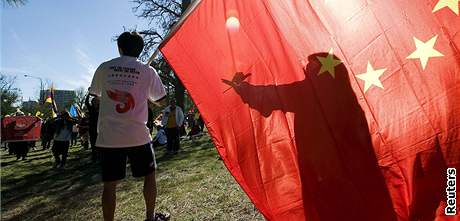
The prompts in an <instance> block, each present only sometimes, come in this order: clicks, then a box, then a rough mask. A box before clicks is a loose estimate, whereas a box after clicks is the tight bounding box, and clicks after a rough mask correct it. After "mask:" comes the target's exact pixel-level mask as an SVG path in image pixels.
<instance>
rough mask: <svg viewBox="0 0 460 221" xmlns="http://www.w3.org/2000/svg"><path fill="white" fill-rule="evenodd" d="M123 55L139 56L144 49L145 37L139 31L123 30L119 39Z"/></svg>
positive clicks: (118, 43) (118, 42)
mask: <svg viewBox="0 0 460 221" xmlns="http://www.w3.org/2000/svg"><path fill="white" fill-rule="evenodd" d="M117 45H118V47H119V48H120V49H121V53H122V55H127V56H131V57H136V58H138V57H139V56H140V55H141V53H142V49H144V39H142V36H140V35H139V34H138V33H137V32H123V33H122V34H121V35H120V36H118V39H117Z"/></svg>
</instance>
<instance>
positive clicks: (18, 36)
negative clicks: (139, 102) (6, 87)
mask: <svg viewBox="0 0 460 221" xmlns="http://www.w3.org/2000/svg"><path fill="white" fill-rule="evenodd" d="M134 6H135V4H134V3H132V2H131V1H130V0H97V1H94V0H78V1H61V0H40V1H35V0H29V1H28V2H27V3H26V4H25V5H24V6H20V7H9V6H5V7H1V6H0V7H1V37H0V42H1V44H0V49H1V57H0V71H1V73H2V74H7V75H13V76H17V81H16V86H17V87H18V88H20V89H21V91H22V99H23V100H24V101H26V100H29V98H30V99H31V100H37V98H38V93H39V89H40V81H39V80H38V79H34V78H27V77H24V74H27V75H32V76H36V77H39V78H42V79H43V81H47V80H49V81H52V82H53V83H54V85H55V87H56V88H57V89H64V90H73V89H76V88H79V87H85V88H88V87H89V85H90V83H91V79H92V76H93V74H94V71H95V69H96V68H97V67H98V65H99V64H100V63H102V62H104V61H107V60H110V59H112V58H114V57H117V56H119V54H118V49H117V46H116V41H114V40H113V39H114V36H116V35H118V34H120V33H122V32H123V31H124V30H125V29H124V28H126V29H133V28H137V30H142V29H143V28H145V27H147V26H148V24H147V22H146V21H145V20H142V19H138V18H137V17H136V16H135V14H134V13H133V11H132V8H133V7H134Z"/></svg>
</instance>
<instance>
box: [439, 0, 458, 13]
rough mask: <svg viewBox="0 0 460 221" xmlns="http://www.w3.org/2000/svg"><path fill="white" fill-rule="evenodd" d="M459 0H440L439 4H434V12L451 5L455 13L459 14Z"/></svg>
mask: <svg viewBox="0 0 460 221" xmlns="http://www.w3.org/2000/svg"><path fill="white" fill-rule="evenodd" d="M458 2H459V0H439V1H438V4H436V6H434V9H433V13H435V12H437V11H439V10H441V9H442V8H445V7H449V8H450V10H452V11H453V12H454V13H455V14H457V15H458V14H459V10H458Z"/></svg>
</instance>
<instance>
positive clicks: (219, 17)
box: [161, 0, 460, 221]
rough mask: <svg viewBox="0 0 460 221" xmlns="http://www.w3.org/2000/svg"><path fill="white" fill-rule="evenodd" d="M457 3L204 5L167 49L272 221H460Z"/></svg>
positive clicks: (364, 0)
mask: <svg viewBox="0 0 460 221" xmlns="http://www.w3.org/2000/svg"><path fill="white" fill-rule="evenodd" d="M458 7H459V5H458V1H456V0H451V1H449V0H423V1H422V0H410V1H409V0H405V1H403V0H387V1H373V0H371V1H369V0H349V1H342V0H318V1H306V0H296V1H280V0H264V1H262V0H257V1H256V0H227V1H213V0H203V1H201V2H200V3H199V5H198V6H197V7H196V8H195V10H194V11H193V12H192V13H191V14H190V15H189V16H188V18H187V19H186V20H185V22H184V23H183V24H182V26H181V27H180V28H179V29H178V31H177V32H176V33H175V34H174V35H173V36H172V37H171V38H170V39H169V40H168V41H167V43H166V44H164V45H163V46H162V48H161V51H162V52H163V54H164V56H165V57H166V58H167V60H168V62H169V63H170V64H171V66H172V67H173V68H174V70H175V72H176V73H177V75H178V76H179V78H180V79H181V81H182V82H183V84H184V85H185V87H186V88H187V90H188V91H189V93H190V94H191V96H192V98H193V100H194V101H195V103H196V104H197V106H198V109H199V110H200V112H201V113H202V115H203V118H204V120H205V122H206V125H207V128H208V130H209V132H210V134H211V136H212V139H213V141H214V144H215V145H216V147H217V149H218V151H219V154H220V155H221V156H222V159H223V160H224V163H225V165H226V166H227V168H228V170H229V171H230V172H231V174H232V175H233V176H234V177H235V179H236V180H237V181H238V183H239V184H240V185H241V187H242V188H243V190H244V191H245V192H246V193H247V194H248V196H249V198H250V199H251V200H252V201H253V202H254V204H255V205H256V206H257V208H259V210H260V211H261V212H262V213H263V214H264V216H265V217H266V218H267V219H268V220H280V221H285V220H308V221H337V220H353V221H368V220H369V221H370V220H372V221H393V220H400V221H406V220H411V221H412V220H413V221H425V220H430V221H432V220H459V216H446V215H445V212H446V211H447V210H446V207H449V208H452V207H455V206H457V207H458V206H459V204H458V203H457V204H456V205H455V203H452V202H453V201H452V200H451V199H452V198H448V197H452V195H453V194H455V191H453V193H452V191H448V190H446V188H448V178H449V177H448V173H447V169H448V168H457V169H460V167H459V164H460V52H459V50H460V16H459V10H458ZM453 179H454V178H453V175H450V180H453Z"/></svg>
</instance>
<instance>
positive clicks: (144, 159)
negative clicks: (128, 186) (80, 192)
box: [97, 143, 156, 182]
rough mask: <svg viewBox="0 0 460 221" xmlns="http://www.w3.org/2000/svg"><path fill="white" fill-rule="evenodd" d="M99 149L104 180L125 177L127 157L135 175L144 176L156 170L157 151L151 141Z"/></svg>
mask: <svg viewBox="0 0 460 221" xmlns="http://www.w3.org/2000/svg"><path fill="white" fill-rule="evenodd" d="M97 150H98V151H99V154H100V159H101V168H102V181H104V182H110V181H117V180H121V179H123V178H125V176H126V160H127V159H129V164H130V165H131V172H132V174H133V177H143V176H146V175H148V174H150V173H152V172H153V171H155V166H156V165H155V164H156V162H155V153H154V152H153V149H152V146H151V144H150V143H148V144H145V145H142V146H137V147H122V148H119V147H117V148H107V147H98V148H97Z"/></svg>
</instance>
